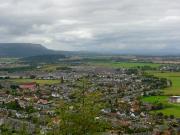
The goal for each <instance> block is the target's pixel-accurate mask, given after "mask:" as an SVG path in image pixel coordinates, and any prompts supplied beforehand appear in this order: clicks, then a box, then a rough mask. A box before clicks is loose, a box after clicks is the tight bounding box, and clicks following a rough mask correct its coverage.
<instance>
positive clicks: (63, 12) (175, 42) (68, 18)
mask: <svg viewBox="0 0 180 135" xmlns="http://www.w3.org/2000/svg"><path fill="white" fill-rule="evenodd" d="M0 2H1V3H0V18H1V19H0V42H23V43H26V42H31V43H40V44H43V45H45V46H46V47H48V48H51V49H58V50H73V51H78V50H85V51H100V52H102V51H104V52H121V51H123V50H135V51H138V50H140V51H141V50H144V51H155V50H179V51H180V45H179V43H180V2H179V0H38V1H30V0H0Z"/></svg>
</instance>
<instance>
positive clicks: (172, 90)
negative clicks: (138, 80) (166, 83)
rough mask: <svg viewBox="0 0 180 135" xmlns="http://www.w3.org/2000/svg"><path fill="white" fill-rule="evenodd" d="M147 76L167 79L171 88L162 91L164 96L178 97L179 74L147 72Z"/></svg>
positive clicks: (179, 89) (179, 90) (179, 87)
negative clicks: (170, 83)
mask: <svg viewBox="0 0 180 135" xmlns="http://www.w3.org/2000/svg"><path fill="white" fill-rule="evenodd" d="M148 73H149V74H152V75H154V76H157V77H161V78H167V79H169V80H171V81H172V87H169V88H166V89H164V95H179V96H180V72H164V73H161V72H156V71H149V72H148Z"/></svg>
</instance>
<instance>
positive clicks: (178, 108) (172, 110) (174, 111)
mask: <svg viewBox="0 0 180 135" xmlns="http://www.w3.org/2000/svg"><path fill="white" fill-rule="evenodd" d="M168 98H169V97H168V96H150V97H144V98H142V101H143V102H148V103H152V104H158V103H162V104H163V105H164V109H162V110H157V111H152V113H159V112H161V113H163V114H164V115H168V116H169V115H174V116H176V117H178V118H180V104H172V103H169V102H168Z"/></svg>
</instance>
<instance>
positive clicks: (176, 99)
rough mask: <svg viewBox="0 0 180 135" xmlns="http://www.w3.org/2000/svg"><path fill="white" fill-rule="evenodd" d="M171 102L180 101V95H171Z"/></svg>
mask: <svg viewBox="0 0 180 135" xmlns="http://www.w3.org/2000/svg"><path fill="white" fill-rule="evenodd" d="M169 102H171V103H180V96H171V97H169Z"/></svg>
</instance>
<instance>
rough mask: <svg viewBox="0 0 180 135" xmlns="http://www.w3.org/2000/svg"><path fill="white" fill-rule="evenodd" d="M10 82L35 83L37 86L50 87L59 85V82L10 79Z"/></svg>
mask: <svg viewBox="0 0 180 135" xmlns="http://www.w3.org/2000/svg"><path fill="white" fill-rule="evenodd" d="M10 81H12V82H16V83H27V82H36V83H37V84H40V85H45V84H48V85H51V84H57V83H60V80H35V79H10Z"/></svg>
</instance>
